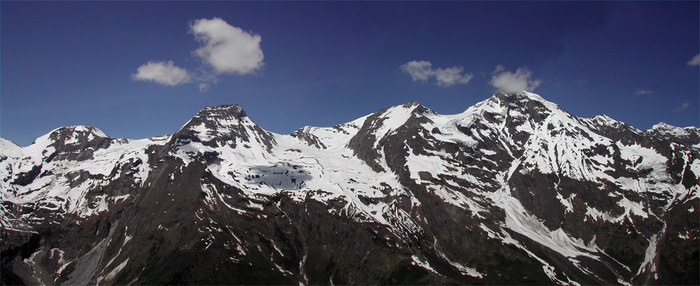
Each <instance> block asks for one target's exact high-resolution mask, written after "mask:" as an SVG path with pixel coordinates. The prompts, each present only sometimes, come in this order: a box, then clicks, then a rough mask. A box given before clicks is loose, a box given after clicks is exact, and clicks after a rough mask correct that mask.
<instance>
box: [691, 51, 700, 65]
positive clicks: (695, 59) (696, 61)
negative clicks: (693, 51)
mask: <svg viewBox="0 0 700 286" xmlns="http://www.w3.org/2000/svg"><path fill="white" fill-rule="evenodd" d="M688 65H689V66H700V54H697V55H696V56H695V57H693V59H691V60H690V61H688Z"/></svg>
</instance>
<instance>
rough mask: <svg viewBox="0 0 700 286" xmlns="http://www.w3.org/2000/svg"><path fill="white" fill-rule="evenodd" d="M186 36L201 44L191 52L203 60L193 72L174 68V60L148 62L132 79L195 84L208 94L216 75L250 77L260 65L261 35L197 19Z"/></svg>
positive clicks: (216, 19)
mask: <svg viewBox="0 0 700 286" xmlns="http://www.w3.org/2000/svg"><path fill="white" fill-rule="evenodd" d="M189 33H191V34H193V35H194V37H195V40H196V41H198V42H200V43H201V45H200V47H199V48H197V49H196V50H195V51H193V52H192V53H193V54H194V55H195V56H197V57H199V58H200V59H201V60H202V64H201V65H200V66H199V67H197V68H196V69H195V71H196V72H188V71H187V70H186V69H184V68H180V67H176V66H175V65H174V63H173V61H165V62H163V61H161V62H159V61H149V62H148V63H146V64H143V65H141V66H140V67H138V69H137V71H136V73H135V74H133V75H132V78H133V79H134V80H142V81H153V82H156V83H159V84H162V85H166V86H176V85H180V84H184V83H190V82H195V83H197V84H198V86H199V90H200V91H207V90H209V88H210V87H211V85H213V84H216V83H217V82H218V79H217V76H218V75H219V74H236V75H244V74H250V73H254V72H255V71H257V70H259V69H260V68H261V67H262V66H263V58H264V55H263V51H262V48H260V42H261V41H262V37H261V36H260V35H256V34H253V33H249V32H246V31H243V30H242V29H241V28H238V27H234V26H231V25H229V24H228V23H226V21H224V20H222V19H221V18H212V19H198V20H196V21H194V22H193V23H192V24H191V25H190V30H189Z"/></svg>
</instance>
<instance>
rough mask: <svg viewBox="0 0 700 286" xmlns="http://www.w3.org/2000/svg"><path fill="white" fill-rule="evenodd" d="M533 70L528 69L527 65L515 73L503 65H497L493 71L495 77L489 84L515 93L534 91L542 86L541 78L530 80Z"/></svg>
mask: <svg viewBox="0 0 700 286" xmlns="http://www.w3.org/2000/svg"><path fill="white" fill-rule="evenodd" d="M530 76H532V72H530V70H528V69H527V67H521V68H518V69H517V70H516V71H515V73H513V72H510V71H506V70H505V67H503V66H502V65H498V66H496V70H494V72H493V77H491V81H489V84H491V86H493V87H495V88H497V89H498V90H500V91H503V92H508V93H513V92H519V91H523V90H526V91H534V90H535V88H537V87H538V86H540V84H541V83H542V81H541V80H539V79H536V80H530Z"/></svg>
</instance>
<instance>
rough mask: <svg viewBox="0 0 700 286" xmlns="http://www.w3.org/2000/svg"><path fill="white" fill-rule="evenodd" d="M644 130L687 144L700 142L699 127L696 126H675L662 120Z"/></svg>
mask: <svg viewBox="0 0 700 286" xmlns="http://www.w3.org/2000/svg"><path fill="white" fill-rule="evenodd" d="M645 132H646V133H648V134H653V135H654V134H655V135H659V136H662V137H665V138H669V139H673V140H674V141H679V142H683V143H687V144H698V143H700V129H698V128H697V127H692V126H691V127H677V126H673V125H670V124H667V123H664V122H659V123H657V124H655V125H654V126H652V127H651V128H649V129H648V130H646V131H645Z"/></svg>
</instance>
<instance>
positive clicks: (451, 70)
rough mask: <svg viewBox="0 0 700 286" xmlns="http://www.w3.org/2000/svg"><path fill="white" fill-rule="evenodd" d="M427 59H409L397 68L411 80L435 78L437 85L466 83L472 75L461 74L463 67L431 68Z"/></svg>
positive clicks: (445, 85)
mask: <svg viewBox="0 0 700 286" xmlns="http://www.w3.org/2000/svg"><path fill="white" fill-rule="evenodd" d="M432 66H433V64H432V63H430V62H429V61H410V62H407V63H405V64H403V65H401V66H400V67H399V68H400V69H401V71H403V72H404V73H407V74H409V75H410V76H411V78H412V79H413V81H424V82H425V81H428V80H429V79H430V78H435V82H436V84H437V85H438V86H441V87H448V86H451V85H455V84H467V83H469V81H470V80H471V79H472V78H473V77H474V76H473V75H472V74H463V71H464V68H463V67H458V66H453V67H448V68H433V67H432Z"/></svg>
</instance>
